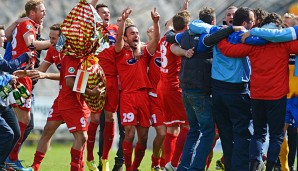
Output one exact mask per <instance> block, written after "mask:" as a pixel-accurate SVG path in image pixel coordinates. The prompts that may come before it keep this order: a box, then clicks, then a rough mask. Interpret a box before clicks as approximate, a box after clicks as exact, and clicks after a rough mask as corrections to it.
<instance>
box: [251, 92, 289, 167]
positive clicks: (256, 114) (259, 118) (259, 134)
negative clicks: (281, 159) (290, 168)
mask: <svg viewBox="0 0 298 171" xmlns="http://www.w3.org/2000/svg"><path fill="white" fill-rule="evenodd" d="M286 101H287V99H286V97H283V98H281V99H278V100H256V99H253V100H252V114H253V127H254V134H253V136H252V140H251V142H250V147H249V157H250V160H259V161H260V160H261V155H262V146H263V143H264V142H265V140H266V134H267V124H268V126H269V147H268V152H267V162H270V163H276V162H277V160H278V156H279V152H280V147H281V144H282V142H283V128H284V124H285V114H286Z"/></svg>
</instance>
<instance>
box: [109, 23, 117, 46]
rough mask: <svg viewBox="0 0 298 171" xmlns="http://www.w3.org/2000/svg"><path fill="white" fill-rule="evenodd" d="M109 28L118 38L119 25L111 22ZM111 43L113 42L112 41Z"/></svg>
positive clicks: (113, 35)
mask: <svg viewBox="0 0 298 171" xmlns="http://www.w3.org/2000/svg"><path fill="white" fill-rule="evenodd" d="M107 30H108V31H109V35H110V36H112V37H114V38H115V39H116V37H117V32H118V26H117V25H114V24H110V25H109V26H108V27H107ZM110 43H111V42H110Z"/></svg>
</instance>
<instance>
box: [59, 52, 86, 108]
mask: <svg viewBox="0 0 298 171" xmlns="http://www.w3.org/2000/svg"><path fill="white" fill-rule="evenodd" d="M82 61H83V59H80V58H73V57H71V56H64V57H63V58H62V61H61V70H60V91H59V95H58V96H59V103H58V107H59V111H60V110H67V109H74V108H80V109H82V110H86V111H87V110H89V109H88V106H87V104H86V103H85V101H84V96H83V95H80V99H79V100H78V98H77V93H76V92H74V91H72V89H70V88H69V87H68V86H66V81H65V79H66V77H76V74H77V71H78V69H79V68H80V64H81V62H82Z"/></svg>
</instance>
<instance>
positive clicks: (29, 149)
mask: <svg viewBox="0 0 298 171" xmlns="http://www.w3.org/2000/svg"><path fill="white" fill-rule="evenodd" d="M70 147H71V145H70V144H53V145H52V146H51V148H50V149H49V151H48V152H47V154H46V157H45V158H44V160H43V162H42V164H41V167H40V170H41V171H68V170H70V165H69V163H70ZM35 150H36V146H23V147H22V150H21V152H20V159H22V160H24V163H23V164H24V165H25V166H29V165H31V164H32V161H33V158H34V157H33V156H34V153H35ZM96 151H97V148H95V150H94V157H95V161H98V156H97V154H96ZM115 154H116V150H111V152H110V155H109V158H110V159H109V161H110V169H112V167H113V166H114V157H115ZM151 155H152V151H151V150H147V151H146V155H145V157H144V159H143V161H142V163H141V166H140V168H139V169H140V170H142V171H150V166H151ZM220 157H221V153H215V154H214V157H213V159H214V160H213V161H212V163H211V166H210V169H209V170H210V171H215V162H216V160H217V159H219V158H220ZM85 171H88V169H87V166H85Z"/></svg>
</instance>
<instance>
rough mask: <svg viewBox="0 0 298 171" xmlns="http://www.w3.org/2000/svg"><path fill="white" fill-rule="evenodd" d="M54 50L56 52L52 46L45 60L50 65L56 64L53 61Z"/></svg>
mask: <svg viewBox="0 0 298 171" xmlns="http://www.w3.org/2000/svg"><path fill="white" fill-rule="evenodd" d="M53 50H54V48H53V47H52V46H50V48H49V50H48V52H47V55H46V57H45V58H44V61H45V62H48V63H50V64H53V63H54V60H53Z"/></svg>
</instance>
